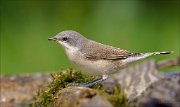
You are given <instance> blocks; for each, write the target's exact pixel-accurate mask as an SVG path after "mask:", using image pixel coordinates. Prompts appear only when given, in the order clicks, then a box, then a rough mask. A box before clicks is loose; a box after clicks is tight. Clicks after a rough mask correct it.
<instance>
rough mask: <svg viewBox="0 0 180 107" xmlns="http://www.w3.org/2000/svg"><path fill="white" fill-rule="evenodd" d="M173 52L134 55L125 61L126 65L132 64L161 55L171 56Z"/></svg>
mask: <svg viewBox="0 0 180 107" xmlns="http://www.w3.org/2000/svg"><path fill="white" fill-rule="evenodd" d="M171 53H173V51H164V52H148V53H134V54H133V55H132V56H131V57H129V58H127V59H126V60H125V62H126V63H131V62H134V61H137V60H140V59H144V58H147V57H149V56H154V55H161V54H171Z"/></svg>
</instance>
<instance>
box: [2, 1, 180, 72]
mask: <svg viewBox="0 0 180 107" xmlns="http://www.w3.org/2000/svg"><path fill="white" fill-rule="evenodd" d="M0 9H1V23H0V25H1V29H0V35H1V41H0V44H1V58H0V59H1V73H2V74H18V73H32V72H50V71H57V70H60V69H62V68H67V67H74V66H73V65H72V64H71V63H70V62H69V61H68V59H67V57H66V55H65V52H64V50H63V48H62V47H60V46H59V45H58V44H56V43H54V42H49V41H48V40H47V39H48V38H49V37H52V36H54V35H56V34H57V33H59V32H61V31H63V30H68V29H71V30H75V31H78V32H80V33H81V34H83V35H84V36H86V37H87V38H89V39H92V40H95V41H98V42H101V43H104V44H109V45H113V46H116V47H119V48H122V49H126V50H131V51H132V52H151V51H167V50H170V51H174V52H175V53H174V54H172V55H165V56H163V55H162V56H155V57H153V58H155V59H156V60H162V59H165V58H172V57H175V56H178V55H179V54H180V53H179V39H180V38H179V32H180V31H179V29H180V28H179V23H180V22H179V20H180V17H179V2H178V1H174V0H165V1H164V0H161V1H158V0H156V1H155V0H153V1H151V2H150V1H148V0H137V1H133V0H126V1H125V0H122V1H110V0H109V1H108V0H106V1H103V0H102V1H95V0H93V1H53V0H49V1H47V0H46V1H37V0H36V1H33V0H31V1H28V0H26V1H21V0H18V1H17V0H14V1H13V0H12V1H11V0H3V1H2V0H1V6H0ZM151 58H152V57H151Z"/></svg>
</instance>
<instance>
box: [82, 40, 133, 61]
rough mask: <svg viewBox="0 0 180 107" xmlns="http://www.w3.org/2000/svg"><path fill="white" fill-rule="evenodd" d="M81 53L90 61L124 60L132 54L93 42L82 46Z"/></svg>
mask: <svg viewBox="0 0 180 107" xmlns="http://www.w3.org/2000/svg"><path fill="white" fill-rule="evenodd" d="M81 52H82V54H83V56H84V57H85V58H88V59H91V60H100V59H105V60H118V59H126V58H128V57H129V56H131V55H132V54H133V53H131V52H128V51H126V50H122V49H119V48H115V47H112V46H108V45H103V44H100V43H96V42H94V41H90V42H88V43H87V44H86V45H83V48H82V49H81Z"/></svg>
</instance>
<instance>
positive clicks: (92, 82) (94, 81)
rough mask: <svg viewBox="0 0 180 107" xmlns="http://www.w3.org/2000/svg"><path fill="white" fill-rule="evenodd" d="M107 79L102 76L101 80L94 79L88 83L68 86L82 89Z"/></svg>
mask: <svg viewBox="0 0 180 107" xmlns="http://www.w3.org/2000/svg"><path fill="white" fill-rule="evenodd" d="M107 78H108V75H106V74H105V75H102V76H101V78H98V79H95V80H93V81H90V82H85V83H72V84H70V85H71V86H83V87H90V86H92V85H95V84H98V83H100V82H102V81H104V80H106V79H107Z"/></svg>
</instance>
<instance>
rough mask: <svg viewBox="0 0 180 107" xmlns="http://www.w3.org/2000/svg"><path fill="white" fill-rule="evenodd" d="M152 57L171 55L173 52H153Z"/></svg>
mask: <svg viewBox="0 0 180 107" xmlns="http://www.w3.org/2000/svg"><path fill="white" fill-rule="evenodd" d="M151 53H152V55H160V54H171V53H173V51H164V52H151Z"/></svg>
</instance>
